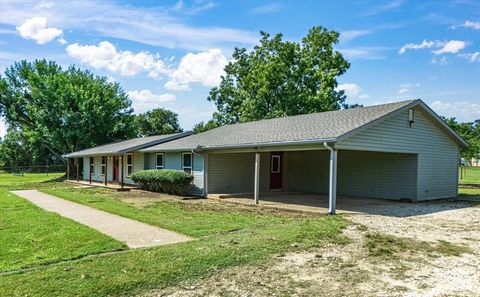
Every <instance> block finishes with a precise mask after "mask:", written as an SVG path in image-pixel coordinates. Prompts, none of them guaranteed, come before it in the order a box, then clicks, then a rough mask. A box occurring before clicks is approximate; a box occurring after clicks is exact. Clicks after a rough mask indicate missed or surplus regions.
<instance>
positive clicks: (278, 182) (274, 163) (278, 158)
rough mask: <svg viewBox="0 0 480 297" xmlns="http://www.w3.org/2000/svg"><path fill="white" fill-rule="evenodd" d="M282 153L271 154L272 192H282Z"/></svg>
mask: <svg viewBox="0 0 480 297" xmlns="http://www.w3.org/2000/svg"><path fill="white" fill-rule="evenodd" d="M282 156H283V154H282V153H271V154H270V190H273V191H280V190H282V175H283V173H282V172H283V168H282V167H283V166H282Z"/></svg>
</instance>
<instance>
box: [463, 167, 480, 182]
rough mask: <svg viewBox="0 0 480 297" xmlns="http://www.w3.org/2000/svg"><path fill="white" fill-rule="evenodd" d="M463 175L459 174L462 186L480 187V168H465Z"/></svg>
mask: <svg viewBox="0 0 480 297" xmlns="http://www.w3.org/2000/svg"><path fill="white" fill-rule="evenodd" d="M462 172H463V173H462V174H461V173H460V170H459V174H458V178H459V182H460V183H461V184H479V185H480V167H473V166H469V167H466V168H465V167H464V168H463V169H462Z"/></svg>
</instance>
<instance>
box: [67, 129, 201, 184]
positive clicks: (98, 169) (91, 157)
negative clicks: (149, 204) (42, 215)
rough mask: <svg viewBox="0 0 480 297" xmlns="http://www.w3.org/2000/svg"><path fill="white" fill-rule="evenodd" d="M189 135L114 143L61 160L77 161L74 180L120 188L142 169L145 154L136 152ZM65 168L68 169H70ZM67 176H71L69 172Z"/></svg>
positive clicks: (143, 138) (131, 182)
mask: <svg viewBox="0 0 480 297" xmlns="http://www.w3.org/2000/svg"><path fill="white" fill-rule="evenodd" d="M192 134H193V133H192V132H182V133H175V134H168V135H155V136H149V137H140V138H134V139H129V140H124V141H117V142H113V143H108V144H104V145H99V146H96V147H93V148H89V149H84V150H80V151H77V152H73V153H70V154H65V155H64V156H63V157H65V158H67V160H71V159H74V160H75V161H76V163H77V165H78V166H76V168H77V174H76V176H77V179H80V178H82V179H83V180H86V181H90V182H92V181H95V182H102V183H105V184H107V183H108V182H114V183H115V182H116V183H119V184H121V185H122V186H123V184H124V183H125V184H133V183H134V182H133V181H132V180H131V179H130V174H131V173H132V172H134V171H138V170H143V169H144V167H145V166H144V162H145V160H144V154H143V153H139V152H138V150H140V149H143V148H146V147H148V146H152V145H156V144H160V143H163V142H166V141H171V140H175V139H178V138H181V137H186V136H189V135H192ZM67 163H68V164H69V165H70V162H67ZM67 168H68V169H70V166H67ZM67 175H68V176H69V175H70V174H69V172H68V173H67Z"/></svg>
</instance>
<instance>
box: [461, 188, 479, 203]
mask: <svg viewBox="0 0 480 297" xmlns="http://www.w3.org/2000/svg"><path fill="white" fill-rule="evenodd" d="M458 196H459V197H460V198H461V199H467V200H474V201H475V200H476V201H480V188H459V189H458Z"/></svg>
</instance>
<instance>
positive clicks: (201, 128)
mask: <svg viewBox="0 0 480 297" xmlns="http://www.w3.org/2000/svg"><path fill="white" fill-rule="evenodd" d="M218 126H219V124H218V123H217V122H216V121H214V120H209V121H207V122H206V123H205V122H204V121H201V122H200V123H198V124H196V125H195V126H194V127H193V133H195V134H197V133H202V132H205V131H208V130H212V129H214V128H217V127H218Z"/></svg>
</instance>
